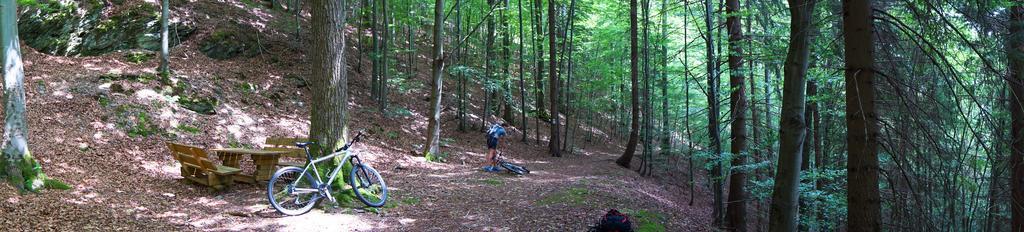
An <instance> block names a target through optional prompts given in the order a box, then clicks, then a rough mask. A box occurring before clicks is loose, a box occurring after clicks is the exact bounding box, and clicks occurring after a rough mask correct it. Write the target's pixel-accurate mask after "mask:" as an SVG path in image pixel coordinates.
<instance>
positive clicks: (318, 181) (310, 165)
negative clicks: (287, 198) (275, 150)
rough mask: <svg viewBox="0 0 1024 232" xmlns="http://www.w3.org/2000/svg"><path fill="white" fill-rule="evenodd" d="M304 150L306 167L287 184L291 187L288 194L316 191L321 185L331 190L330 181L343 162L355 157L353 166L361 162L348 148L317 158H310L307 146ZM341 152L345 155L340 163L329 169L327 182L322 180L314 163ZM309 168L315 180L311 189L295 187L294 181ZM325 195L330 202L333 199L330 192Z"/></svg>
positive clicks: (336, 174) (300, 178)
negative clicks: (306, 161)
mask: <svg viewBox="0 0 1024 232" xmlns="http://www.w3.org/2000/svg"><path fill="white" fill-rule="evenodd" d="M305 150H306V158H307V160H308V161H309V162H308V163H307V164H306V167H305V168H303V169H302V173H300V174H299V177H298V178H297V179H295V182H293V183H292V184H291V185H290V186H289V187H290V188H291V191H289V192H290V193H289V194H296V193H317V192H319V191H320V188H322V187H326V188H327V192H330V190H331V183H334V179H335V178H337V177H338V171H341V168H342V167H344V166H345V163H347V162H349V160H350V159H355V160H354V161H353V162H352V164H353V166H354V165H356V164H357V163H362V162H361V161H360V160H359V156H358V155H356V154H355V153H354V152H350V151H349V149H346V150H342V151H338V152H334V153H331V154H330V155H327V156H324V157H320V158H317V159H312V156H311V155H310V154H309V148H305ZM342 153H344V154H345V156H344V157H342V158H341V160H342V162H341V165H338V167H335V168H334V170H332V171H331V174H330V179H328V180H327V182H323V177H321V176H320V172H319V171H318V170H317V169H316V164H317V163H320V162H323V161H326V160H330V159H333V158H334V157H338V156H339V155H342ZM310 169H312V170H313V175H314V176H315V177H316V180H315V181H314V183H313V188H312V189H309V188H295V183H298V182H299V181H301V180H302V177H304V176H306V173H307V172H309V170H310ZM326 195H327V198H328V199H331V201H332V202H333V201H334V196H331V195H330V194H326Z"/></svg>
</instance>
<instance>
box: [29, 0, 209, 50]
mask: <svg viewBox="0 0 1024 232" xmlns="http://www.w3.org/2000/svg"><path fill="white" fill-rule="evenodd" d="M159 10H160V9H159V7H157V6H156V5H152V4H149V3H146V2H137V1H132V2H130V3H124V2H122V3H117V2H114V4H113V5H107V4H105V3H103V1H100V0H88V1H48V2H46V3H39V4H36V5H30V6H27V7H26V10H24V11H23V13H22V14H21V15H20V18H19V20H18V31H19V35H20V36H21V38H22V40H24V41H25V43H26V44H27V45H28V46H30V47H32V48H35V49H36V50H38V51H40V52H43V53H47V54H51V55H61V56H96V55H103V54H106V53H111V52H115V51H120V50H133V49H145V50H149V51H158V50H159V49H160V13H159ZM105 12H113V13H111V15H109V16H107V15H106V14H105ZM168 28H169V29H168V30H169V33H170V36H171V38H172V39H171V40H170V41H169V43H170V44H169V45H170V46H172V47H173V46H176V45H178V44H179V43H180V42H182V41H185V40H187V39H188V37H189V36H190V35H191V34H192V33H193V32H195V28H194V27H193V26H191V25H190V24H189V23H184V22H175V23H171V24H170V25H169V26H168Z"/></svg>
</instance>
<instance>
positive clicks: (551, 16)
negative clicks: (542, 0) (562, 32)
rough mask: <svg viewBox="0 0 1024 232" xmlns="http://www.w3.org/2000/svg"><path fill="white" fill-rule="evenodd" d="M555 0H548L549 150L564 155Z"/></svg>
mask: <svg viewBox="0 0 1024 232" xmlns="http://www.w3.org/2000/svg"><path fill="white" fill-rule="evenodd" d="M556 17H557V15H555V0H548V28H549V29H550V30H551V32H552V33H548V40H549V41H548V47H550V48H551V49H548V59H549V60H548V65H549V67H548V76H549V77H550V78H549V83H550V85H551V86H550V89H551V93H550V96H551V141H549V143H548V152H550V153H551V156H554V157H562V151H561V150H560V149H558V144H559V138H558V137H559V136H558V135H559V134H558V129H559V117H558V81H559V80H558V66H557V65H558V63H557V61H558V52H557V51H555V33H553V32H554V29H555V18H556Z"/></svg>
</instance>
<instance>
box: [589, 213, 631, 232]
mask: <svg viewBox="0 0 1024 232" xmlns="http://www.w3.org/2000/svg"><path fill="white" fill-rule="evenodd" d="M590 231H594V232H633V223H632V222H630V221H629V215H626V214H624V213H621V212H619V211H618V210H615V209H611V210H608V213H605V214H604V217H601V221H599V222H598V223H597V226H594V227H591V228H590Z"/></svg>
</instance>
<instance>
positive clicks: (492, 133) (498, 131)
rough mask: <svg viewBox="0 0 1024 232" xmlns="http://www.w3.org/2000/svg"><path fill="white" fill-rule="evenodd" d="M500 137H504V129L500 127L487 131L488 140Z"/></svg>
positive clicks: (495, 126) (492, 127)
mask: <svg viewBox="0 0 1024 232" xmlns="http://www.w3.org/2000/svg"><path fill="white" fill-rule="evenodd" d="M501 136H505V128H504V127H501V126H500V125H494V126H491V129H490V130H487V138H488V139H497V138H499V137H501Z"/></svg>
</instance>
